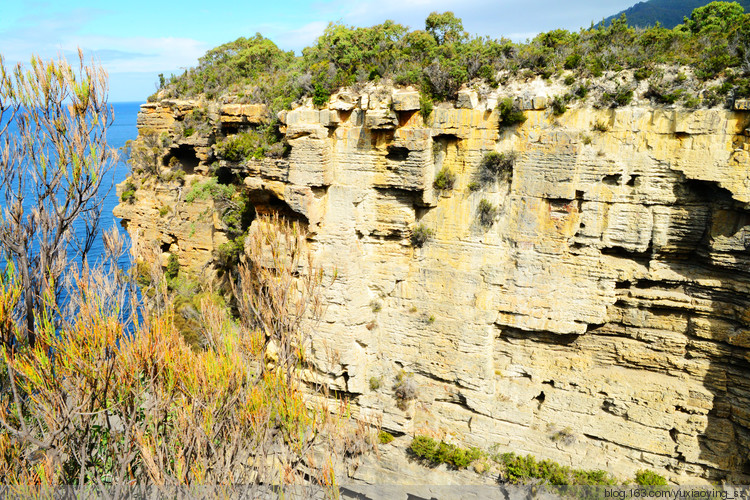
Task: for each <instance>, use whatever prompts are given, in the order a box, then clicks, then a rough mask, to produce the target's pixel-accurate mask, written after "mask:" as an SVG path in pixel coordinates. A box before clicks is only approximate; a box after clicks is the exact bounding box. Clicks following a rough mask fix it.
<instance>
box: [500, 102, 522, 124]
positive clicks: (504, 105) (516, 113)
mask: <svg viewBox="0 0 750 500" xmlns="http://www.w3.org/2000/svg"><path fill="white" fill-rule="evenodd" d="M497 111H498V113H499V115H500V126H503V127H509V126H511V125H517V124H520V123H523V122H525V121H526V115H525V114H524V112H523V111H521V110H520V109H519V108H518V106H516V105H515V104H513V100H512V99H511V98H510V97H507V98H505V99H503V100H502V101H500V102H498V103H497Z"/></svg>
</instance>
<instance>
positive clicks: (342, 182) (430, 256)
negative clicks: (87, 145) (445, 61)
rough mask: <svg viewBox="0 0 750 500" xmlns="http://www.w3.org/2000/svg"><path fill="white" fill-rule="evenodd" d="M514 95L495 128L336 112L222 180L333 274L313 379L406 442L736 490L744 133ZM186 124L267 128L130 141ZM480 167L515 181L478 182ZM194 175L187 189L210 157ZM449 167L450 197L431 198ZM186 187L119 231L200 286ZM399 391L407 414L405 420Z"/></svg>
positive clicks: (302, 119) (451, 111)
mask: <svg viewBox="0 0 750 500" xmlns="http://www.w3.org/2000/svg"><path fill="white" fill-rule="evenodd" d="M515 97H517V102H520V103H521V104H522V105H523V107H524V108H526V109H527V110H526V111H525V114H526V117H527V120H526V122H524V123H523V124H521V125H517V126H513V127H501V126H499V118H498V115H497V111H496V110H494V104H495V103H496V102H497V96H496V95H490V96H489V98H488V97H487V96H484V98H481V99H480V98H479V96H477V95H476V93H474V92H472V91H462V92H461V93H460V95H459V100H458V103H457V106H450V107H443V105H441V106H436V108H435V109H434V110H433V112H432V113H431V114H430V115H429V116H428V117H426V118H423V116H422V115H421V114H420V112H419V110H418V109H419V96H418V94H417V93H416V92H409V91H395V92H390V91H385V90H383V89H371V90H370V91H369V92H368V91H363V92H362V93H360V94H357V93H354V92H342V93H341V94H339V95H335V96H333V97H332V99H331V103H330V105H329V106H328V107H327V108H325V109H316V108H314V107H313V106H312V105H311V104H308V105H306V106H302V107H299V108H297V109H294V110H291V111H288V112H286V113H284V114H282V116H281V118H282V119H283V122H284V123H283V125H284V126H283V130H284V132H285V134H286V137H287V139H288V142H289V144H290V145H291V152H290V153H289V155H288V156H287V157H286V158H283V159H270V158H267V159H264V160H249V161H247V162H240V163H238V164H228V163H227V162H222V163H221V165H224V166H227V167H231V168H232V169H233V171H234V172H237V173H238V174H239V175H240V177H242V178H243V179H244V180H243V182H244V189H246V190H247V191H248V192H249V194H250V198H251V199H252V200H254V202H255V203H256V205H257V206H256V210H257V211H258V212H259V213H262V212H273V211H281V212H283V213H285V214H291V216H293V217H295V218H297V219H298V220H301V221H303V222H304V223H305V224H306V225H307V226H308V229H309V230H310V232H311V240H312V241H313V243H314V248H315V254H316V259H317V262H318V263H320V264H321V265H322V266H323V267H324V268H325V269H327V270H329V271H333V270H336V271H337V273H338V279H337V280H336V282H335V283H334V284H333V285H332V286H331V287H330V288H329V289H328V290H327V292H326V293H327V299H328V307H327V311H326V315H325V317H324V320H323V321H322V322H321V323H320V325H318V328H317V330H316V338H315V346H314V354H315V356H316V359H317V361H318V365H319V367H320V372H321V375H322V376H324V377H325V380H326V382H327V384H328V385H329V386H330V387H331V388H332V389H335V390H337V391H341V392H343V393H346V394H348V395H349V396H350V397H351V398H352V402H353V403H354V404H355V407H356V409H357V411H358V415H359V416H360V417H362V418H366V419H368V420H369V421H372V422H379V423H380V424H381V425H382V427H383V429H386V430H388V431H390V432H392V433H395V434H399V433H405V434H418V433H428V434H430V435H433V436H437V437H442V438H443V439H446V440H448V441H453V442H457V443H461V444H462V445H479V446H482V447H484V448H487V447H488V446H489V445H492V444H498V445H499V447H500V449H501V450H504V451H514V452H516V453H520V454H525V453H531V454H534V455H536V456H537V457H540V458H550V459H554V460H556V461H559V462H561V463H563V464H566V465H571V466H575V467H587V468H604V469H607V470H608V471H610V472H612V473H613V474H615V475H616V476H618V477H621V478H627V477H632V475H633V472H634V471H635V470H637V469H641V468H651V469H654V470H657V471H659V472H660V473H662V474H665V475H667V476H668V477H669V478H670V479H671V480H672V481H676V482H681V483H696V482H702V481H709V480H710V481H715V480H722V479H725V480H730V481H734V482H739V483H745V484H746V483H747V481H748V480H749V479H750V476H748V475H747V474H748V473H750V463H748V451H749V450H750V382H749V381H750V365H749V363H748V361H749V360H750V356H749V353H750V351H749V350H748V348H750V330H749V329H748V320H749V319H750V309H748V308H749V306H750V296H749V292H750V273H749V272H748V271H749V269H748V261H749V260H750V254H749V253H748V250H747V245H748V241H749V239H750V213H748V210H747V207H748V203H750V175H749V173H748V172H749V171H748V166H749V161H750V143H749V140H748V136H747V134H746V133H745V130H746V127H747V126H748V123H749V122H750V115H748V112H747V111H746V110H745V108H742V107H741V106H740V108H741V109H738V110H736V111H727V110H720V109H706V110H694V111H693V110H684V109H675V108H664V107H661V108H657V107H650V106H647V105H637V106H628V107H623V108H618V109H593V108H590V107H580V108H573V109H569V110H568V111H566V112H565V113H564V114H562V115H560V116H556V115H554V114H553V112H552V110H551V109H547V108H546V106H547V103H548V102H549V101H551V96H550V95H545V94H544V93H540V94H539V95H525V96H515ZM523 103H526V104H525V105H524V104H523ZM199 105H200V106H204V107H208V108H211V106H214V108H211V109H209V111H210V113H209V115H208V116H209V117H211V116H213V118H212V121H211V126H212V127H213V132H212V133H218V134H219V135H221V134H222V127H223V125H224V124H225V123H229V124H231V126H232V128H231V130H232V131H235V130H237V129H236V127H237V125H238V124H240V125H246V126H251V125H252V124H256V123H259V122H260V121H261V118H260V116H261V114H262V113H261V112H260V111H259V110H258V109H257V108H255V107H243V106H239V105H234V106H226V105H225V106H223V107H220V106H218V105H214V104H206V103H202V104H199V103H193V104H191V105H185V104H184V103H182V104H181V103H179V102H167V101H163V102H160V103H152V104H148V105H144V106H143V107H142V110H141V114H140V115H139V122H138V123H139V126H141V127H150V128H152V129H156V130H159V131H166V132H167V133H169V134H172V135H173V136H175V135H174V133H173V130H175V124H176V123H179V122H180V120H181V119H184V116H185V114H186V113H187V111H186V110H187V109H188V108H189V109H192V108H193V107H195V106H199ZM211 113H213V115H212V114H211ZM227 130H229V129H227ZM175 137H176V136H175ZM176 140H177V142H175V143H174V144H173V145H172V146H171V147H172V149H171V150H165V151H164V155H169V154H170V151H172V153H174V152H175V151H177V150H178V148H179V147H180V141H179V139H176ZM193 140H194V139H193ZM183 144H186V143H185V141H183ZM207 151H208V150H207ZM490 152H497V153H504V154H505V155H506V158H514V161H513V166H512V172H510V173H508V174H507V175H497V176H494V177H490V178H489V179H487V176H486V175H484V177H483V175H482V172H481V170H482V168H483V167H482V166H481V164H482V161H483V158H484V157H485V155H486V154H487V153H490ZM201 154H202V155H203V158H202V159H200V162H199V166H198V168H196V170H195V172H194V173H193V174H192V175H189V176H188V180H189V179H190V178H192V177H193V176H195V177H196V178H198V177H199V176H201V175H205V173H206V172H207V171H208V165H209V164H210V163H211V162H212V161H213V160H214V159H213V158H211V154H210V151H208V152H205V151H204V152H203V153H201ZM444 169H447V171H449V172H451V173H452V174H453V175H454V176H455V182H454V183H453V186H452V188H450V189H443V190H438V189H437V188H436V187H435V183H434V181H435V179H436V176H437V175H439V173H440V172H441V171H446V170H444ZM186 186H187V184H186ZM183 189H187V188H180V187H177V186H176V185H155V186H153V187H151V188H149V187H144V188H142V189H139V190H138V191H137V200H136V201H135V203H134V204H132V205H127V204H123V205H120V207H118V209H117V215H118V216H119V217H122V218H123V219H125V221H126V223H127V225H128V228H129V230H130V232H131V234H132V235H133V236H134V238H145V239H146V240H149V241H150V240H156V241H160V242H162V243H163V249H164V251H165V252H178V254H179V255H180V261H181V262H182V263H183V264H186V265H188V266H191V267H193V268H200V267H201V266H203V265H204V264H207V263H208V262H210V259H211V252H212V250H213V249H215V248H216V247H217V245H218V244H220V243H221V242H223V241H225V239H224V236H223V233H222V228H221V224H220V223H219V222H218V221H217V219H216V215H215V214H214V213H212V212H211V202H210V201H206V202H202V204H198V205H195V204H194V205H187V204H185V203H184V201H182V200H181V196H182V191H181V190H183ZM488 204H489V205H488ZM162 205H165V206H169V207H170V211H171V212H170V215H169V216H168V217H160V216H159V215H158V210H159V207H160V206H162ZM487 206H490V207H491V208H493V209H494V211H492V212H491V213H490V214H489V219H490V220H486V219H487V218H488V217H484V218H482V213H480V211H482V210H485V211H486V207H487ZM482 207H484V208H482ZM418 226H421V227H423V228H427V229H429V230H430V231H431V234H432V236H431V238H430V239H429V240H428V241H427V242H426V243H425V244H424V245H423V246H422V247H415V246H413V245H412V244H411V241H410V236H411V235H412V233H413V231H414V230H415V228H417V227H418ZM399 374H400V376H401V379H403V378H404V377H408V378H411V379H412V380H413V382H414V383H415V385H416V391H415V392H416V394H415V396H416V397H415V398H413V399H408V400H406V401H399V400H397V398H396V390H395V389H396V388H397V386H398V384H399V382H398V377H399ZM376 382H377V383H376Z"/></svg>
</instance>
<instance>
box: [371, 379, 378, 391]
mask: <svg viewBox="0 0 750 500" xmlns="http://www.w3.org/2000/svg"><path fill="white" fill-rule="evenodd" d="M378 389H380V378H378V377H370V390H371V391H377V390H378Z"/></svg>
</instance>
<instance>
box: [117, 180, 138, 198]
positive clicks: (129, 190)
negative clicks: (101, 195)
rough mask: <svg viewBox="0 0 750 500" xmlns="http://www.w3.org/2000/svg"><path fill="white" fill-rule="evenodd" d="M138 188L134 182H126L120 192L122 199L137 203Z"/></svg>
mask: <svg viewBox="0 0 750 500" xmlns="http://www.w3.org/2000/svg"><path fill="white" fill-rule="evenodd" d="M137 189H138V188H137V187H136V186H135V184H133V183H132V182H130V181H128V182H126V183H125V186H123V188H122V193H120V201H122V202H123V203H130V204H133V203H135V192H136V190H137Z"/></svg>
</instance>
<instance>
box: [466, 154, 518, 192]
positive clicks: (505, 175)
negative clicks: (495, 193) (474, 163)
mask: <svg viewBox="0 0 750 500" xmlns="http://www.w3.org/2000/svg"><path fill="white" fill-rule="evenodd" d="M515 162H516V154H515V153H512V152H511V153H498V152H496V151H490V152H489V153H487V154H485V155H484V157H482V161H481V162H480V163H479V169H478V170H477V173H476V176H475V179H474V182H476V183H478V184H479V185H481V186H485V185H487V184H489V183H491V182H494V181H496V180H499V179H508V180H510V179H512V177H513V165H514V164H515Z"/></svg>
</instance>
